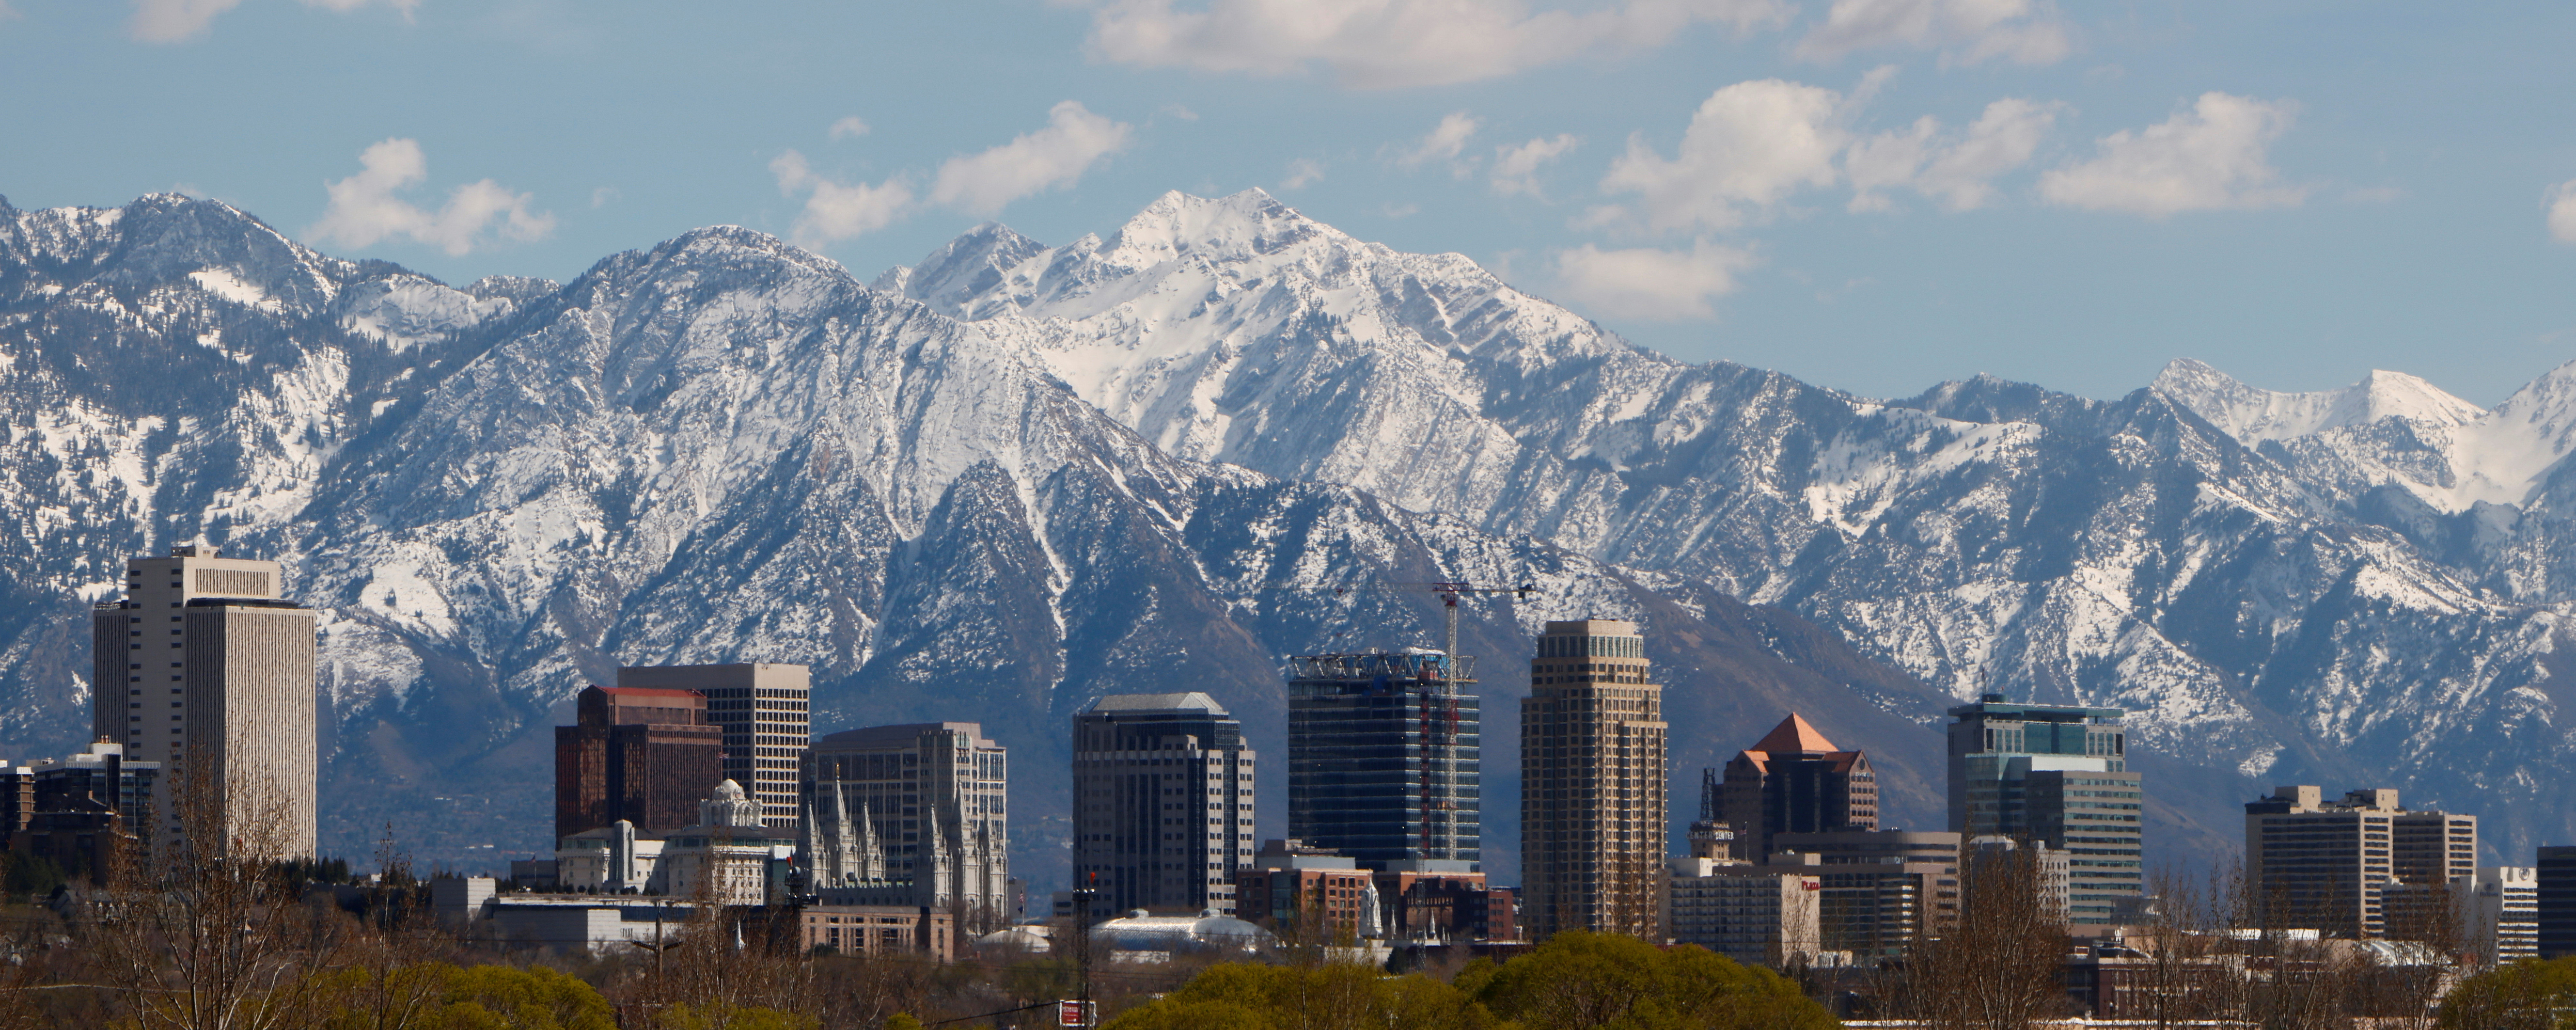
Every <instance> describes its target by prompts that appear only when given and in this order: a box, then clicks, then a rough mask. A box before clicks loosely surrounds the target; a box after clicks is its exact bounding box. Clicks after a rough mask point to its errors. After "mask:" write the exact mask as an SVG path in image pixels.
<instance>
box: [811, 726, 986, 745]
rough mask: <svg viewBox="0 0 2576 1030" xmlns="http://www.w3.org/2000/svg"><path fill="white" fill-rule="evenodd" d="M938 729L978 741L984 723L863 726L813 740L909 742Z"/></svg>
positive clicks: (981, 736)
mask: <svg viewBox="0 0 2576 1030" xmlns="http://www.w3.org/2000/svg"><path fill="white" fill-rule="evenodd" d="M940 730H948V731H951V732H955V733H963V734H965V735H967V736H969V737H973V738H975V739H976V740H979V741H980V740H983V739H984V724H983V723H980V722H908V723H904V724H902V725H900V726H863V727H860V728H859V729H855V730H842V731H841V732H839V733H834V734H831V735H830V736H826V737H824V738H822V739H820V740H817V741H815V742H814V745H815V746H816V747H821V746H823V745H825V744H910V743H913V742H914V741H917V740H920V739H921V735H922V734H924V733H935V732H938V731H940Z"/></svg>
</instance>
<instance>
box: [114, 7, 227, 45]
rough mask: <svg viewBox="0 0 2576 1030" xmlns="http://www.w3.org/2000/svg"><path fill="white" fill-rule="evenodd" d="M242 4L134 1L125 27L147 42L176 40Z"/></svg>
mask: <svg viewBox="0 0 2576 1030" xmlns="http://www.w3.org/2000/svg"><path fill="white" fill-rule="evenodd" d="M239 6H241V0H134V17H133V18H132V19H131V20H128V21H127V22H126V23H125V30H126V31H127V32H128V33H131V34H132V35H133V36H134V38H136V39H139V40H142V41H144V42H146V43H176V42H178V41H180V40H183V39H188V38H190V37H193V36H196V35H198V34H199V33H202V32H204V31H206V26H207V25H208V24H209V23H211V22H213V21H214V20H215V16H216V15H218V14H222V13H224V12H225V11H229V10H232V9H233V8H235V7H239Z"/></svg>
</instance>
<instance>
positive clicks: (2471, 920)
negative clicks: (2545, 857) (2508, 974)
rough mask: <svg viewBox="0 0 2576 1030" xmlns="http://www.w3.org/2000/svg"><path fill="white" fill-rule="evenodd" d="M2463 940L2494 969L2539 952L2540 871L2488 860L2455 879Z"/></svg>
mask: <svg viewBox="0 0 2576 1030" xmlns="http://www.w3.org/2000/svg"><path fill="white" fill-rule="evenodd" d="M2450 886H2451V898H2452V901H2451V907H2452V910H2453V911H2454V912H2456V913H2457V914H2458V916H2459V919H2460V944H2461V945H2462V946H2464V947H2466V948H2468V949H2469V950H2470V951H2473V952H2476V953H2477V956H2478V964H2479V965H2482V966H2485V967H2487V968H2489V969H2493V968H2495V967H2497V966H2509V965H2512V964H2514V963H2516V962H2519V961H2522V960H2523V959H2527V958H2535V957H2538V956H2539V954H2540V871H2539V870H2537V869H2533V868H2531V867H2529V866H2509V865H2489V866H2479V867H2478V868H2477V871H2476V872H2475V873H2473V874H2471V875H2468V876H2462V877H2459V878H2457V879H2454V880H2452V881H2451V884H2450Z"/></svg>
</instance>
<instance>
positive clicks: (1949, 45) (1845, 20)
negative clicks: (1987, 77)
mask: <svg viewBox="0 0 2576 1030" xmlns="http://www.w3.org/2000/svg"><path fill="white" fill-rule="evenodd" d="M1880 47H1907V48H1910V49H1915V50H1939V51H1941V62H1942V63H1943V64H1978V63H1982V62H1984V61H1987V60H1989V59H1992V58H1997V57H2000V58H2003V59H2005V60H2008V61H2012V62H2014V63H2017V64H2028V65H2040V64H2055V63H2057V62H2058V61H2060V60H2063V59H2064V58H2065V57H2066V55H2067V54H2069V53H2071V52H2073V51H2074V49H2075V42H2074V39H2073V35H2072V33H2071V32H2070V31H2069V30H2068V29H2067V27H2066V23H2065V22H2064V21H2062V20H2060V19H2059V18H2058V16H2057V9H2056V8H2055V7H2054V6H2052V5H2051V4H2049V3H2048V2H2047V0H1834V6H1833V8H1832V9H1831V10H1830V11H1828V12H1826V14H1825V23H1824V24H1822V25H1819V26H1816V27H1815V29H1814V30H1813V31H1810V32H1808V33H1807V37H1806V38H1805V39H1802V40H1800V41H1799V42H1798V48H1797V53H1798V56H1800V57H1803V58H1806V59H1808V60H1812V61H1831V60H1834V59H1836V58H1839V57H1841V56H1843V55H1844V54H1848V53H1851V52H1853V51H1855V50H1873V49H1877V48H1880Z"/></svg>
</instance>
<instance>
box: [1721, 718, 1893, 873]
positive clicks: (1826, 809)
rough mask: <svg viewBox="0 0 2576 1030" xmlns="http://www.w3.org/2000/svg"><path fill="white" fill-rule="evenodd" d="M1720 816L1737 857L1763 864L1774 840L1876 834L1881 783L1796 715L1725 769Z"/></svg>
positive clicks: (1853, 755) (1852, 754)
mask: <svg viewBox="0 0 2576 1030" xmlns="http://www.w3.org/2000/svg"><path fill="white" fill-rule="evenodd" d="M1717 815H1718V820H1719V821H1720V822H1723V823H1725V824H1726V826H1727V827H1728V828H1729V829H1731V830H1733V831H1734V832H1735V843H1734V852H1735V854H1734V855H1733V857H1734V858H1735V859H1736V860H1737V861H1744V862H1760V861H1762V860H1763V859H1765V858H1766V857H1768V856H1769V855H1770V854H1771V837H1772V835H1773V834H1780V833H1828V832H1833V831H1837V830H1875V829H1877V828H1878V775H1877V774H1876V773H1873V772H1871V771H1870V767H1869V756H1867V755H1865V754H1862V753H1861V752H1858V751H1843V750H1839V749H1837V748H1835V747H1834V742H1833V741H1830V740H1827V739H1825V735H1824V734H1823V733H1820V732H1817V730H1816V728H1815V727H1814V726H1812V725H1809V724H1808V722H1807V720H1806V719H1804V718H1801V717H1799V716H1798V715H1797V713H1794V712H1792V713H1790V715H1789V717H1788V718H1786V719H1783V720H1781V721H1780V725H1778V726H1775V727H1773V728H1772V730H1771V732H1770V733H1768V734H1765V735H1764V736H1763V738H1762V739H1761V740H1760V741H1759V742H1757V743H1755V744H1754V745H1753V746H1752V747H1751V748H1749V749H1746V750H1744V751H1739V752H1737V753H1736V755H1735V758H1734V759H1733V760H1731V761H1729V762H1727V763H1726V783H1725V785H1724V786H1723V787H1721V788H1720V789H1719V791H1718V813H1717Z"/></svg>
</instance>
